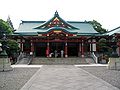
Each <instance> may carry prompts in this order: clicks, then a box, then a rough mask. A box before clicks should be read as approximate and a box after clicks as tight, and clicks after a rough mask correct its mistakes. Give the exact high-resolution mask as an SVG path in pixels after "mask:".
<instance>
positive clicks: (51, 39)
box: [14, 11, 101, 57]
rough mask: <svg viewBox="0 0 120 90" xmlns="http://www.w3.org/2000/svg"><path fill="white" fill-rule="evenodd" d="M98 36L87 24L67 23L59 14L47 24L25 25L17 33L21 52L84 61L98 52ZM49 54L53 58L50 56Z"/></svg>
mask: <svg viewBox="0 0 120 90" xmlns="http://www.w3.org/2000/svg"><path fill="white" fill-rule="evenodd" d="M100 36H101V34H100V33H98V32H97V31H96V30H95V29H94V28H93V26H92V25H91V24H90V23H88V22H86V21H85V22H79V21H65V20H63V19H62V18H61V17H60V16H59V14H58V12H57V11H56V12H55V14H54V16H53V17H52V18H51V19H50V20H48V21H22V23H20V26H19V28H18V29H17V30H16V31H15V33H14V37H15V38H16V39H17V41H18V43H19V46H20V48H21V50H22V52H26V53H32V54H33V55H34V56H35V57H54V53H55V51H57V53H58V57H60V53H61V50H62V51H63V52H64V55H63V56H64V57H85V56H88V55H89V54H90V53H91V52H96V50H97V47H96V42H97V38H96V37H100ZM50 54H52V55H51V56H50Z"/></svg>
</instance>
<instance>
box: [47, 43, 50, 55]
mask: <svg viewBox="0 0 120 90" xmlns="http://www.w3.org/2000/svg"><path fill="white" fill-rule="evenodd" d="M49 54H50V47H49V42H47V49H46V56H47V57H49Z"/></svg>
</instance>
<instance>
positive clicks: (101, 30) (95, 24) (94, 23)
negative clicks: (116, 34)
mask: <svg viewBox="0 0 120 90" xmlns="http://www.w3.org/2000/svg"><path fill="white" fill-rule="evenodd" d="M89 23H91V24H92V26H93V28H94V29H95V30H96V31H97V32H99V33H101V34H103V33H106V32H107V30H106V29H104V28H102V25H101V24H100V23H99V22H97V21H96V20H93V21H89Z"/></svg>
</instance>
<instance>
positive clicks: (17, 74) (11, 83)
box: [0, 68, 39, 90]
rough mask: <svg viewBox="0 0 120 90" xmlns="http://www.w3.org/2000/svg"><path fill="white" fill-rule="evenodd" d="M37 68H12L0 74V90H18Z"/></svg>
mask: <svg viewBox="0 0 120 90" xmlns="http://www.w3.org/2000/svg"><path fill="white" fill-rule="evenodd" d="M38 69H39V68H14V69H13V71H8V72H0V90H19V89H20V88H21V87H22V86H23V85H24V84H25V83H26V82H27V81H28V80H29V79H30V78H31V77H32V76H33V75H34V74H35V72H36V71H37V70H38Z"/></svg>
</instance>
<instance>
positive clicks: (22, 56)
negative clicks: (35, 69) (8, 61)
mask: <svg viewBox="0 0 120 90" xmlns="http://www.w3.org/2000/svg"><path fill="white" fill-rule="evenodd" d="M23 58H24V54H23V53H20V55H19V56H18V58H17V62H16V64H18V63H19V61H20V60H22V59H23Z"/></svg>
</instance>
